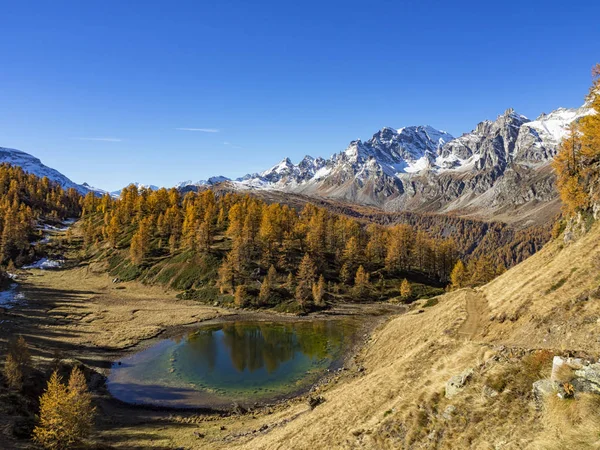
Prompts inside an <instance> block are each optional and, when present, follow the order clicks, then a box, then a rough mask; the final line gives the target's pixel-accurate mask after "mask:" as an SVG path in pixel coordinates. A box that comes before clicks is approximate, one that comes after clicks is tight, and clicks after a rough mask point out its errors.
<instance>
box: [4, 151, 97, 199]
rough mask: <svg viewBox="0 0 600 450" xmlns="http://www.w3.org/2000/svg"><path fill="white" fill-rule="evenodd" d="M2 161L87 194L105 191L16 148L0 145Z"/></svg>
mask: <svg viewBox="0 0 600 450" xmlns="http://www.w3.org/2000/svg"><path fill="white" fill-rule="evenodd" d="M0 163H9V164H11V165H13V166H19V167H22V168H23V170H24V171H26V172H28V173H31V174H33V175H36V176H38V177H48V179H50V180H52V181H55V182H57V183H58V184H60V185H61V186H62V188H63V189H69V188H73V189H76V190H77V191H78V192H79V193H80V194H82V195H85V194H87V193H88V192H96V193H103V192H104V191H102V190H101V189H97V188H94V187H92V186H90V185H88V184H87V183H84V184H77V183H75V182H73V181H71V180H70V179H69V178H67V177H66V176H65V175H63V174H62V173H60V172H59V171H58V170H56V169H52V168H51V167H48V166H46V165H44V164H42V162H41V161H40V160H39V159H38V158H36V157H35V156H32V155H30V154H29V153H25V152H23V151H21V150H16V149H14V148H4V147H0Z"/></svg>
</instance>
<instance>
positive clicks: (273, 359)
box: [223, 321, 343, 373]
mask: <svg viewBox="0 0 600 450" xmlns="http://www.w3.org/2000/svg"><path fill="white" fill-rule="evenodd" d="M223 334H224V342H225V344H226V345H227V347H228V348H229V352H230V355H231V361H232V363H233V366H234V367H235V368H236V369H237V370H238V371H240V372H241V371H243V370H245V369H248V370H249V371H251V372H253V371H254V370H257V369H260V368H262V367H265V368H266V370H267V372H269V373H272V372H274V371H275V370H277V369H278V368H279V366H280V365H281V364H282V363H284V362H286V361H289V360H290V359H292V358H293V357H294V354H295V353H297V352H299V351H300V352H302V353H304V354H305V355H306V356H308V357H309V358H312V359H323V358H326V357H327V356H329V351H328V349H329V348H338V347H339V346H340V345H341V340H342V338H343V336H342V335H341V334H339V333H338V332H337V328H336V326H335V324H333V323H331V322H325V321H315V322H312V323H296V324H271V323H261V324H252V325H248V324H243V323H234V324H227V325H225V326H224V327H223ZM328 343H329V345H328Z"/></svg>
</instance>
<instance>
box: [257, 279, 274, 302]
mask: <svg viewBox="0 0 600 450" xmlns="http://www.w3.org/2000/svg"><path fill="white" fill-rule="evenodd" d="M272 293H273V285H272V284H271V280H270V279H269V276H266V277H264V278H263V281H262V283H261V285H260V291H259V293H258V304H259V305H266V304H267V303H268V302H269V300H270V298H271V295H272Z"/></svg>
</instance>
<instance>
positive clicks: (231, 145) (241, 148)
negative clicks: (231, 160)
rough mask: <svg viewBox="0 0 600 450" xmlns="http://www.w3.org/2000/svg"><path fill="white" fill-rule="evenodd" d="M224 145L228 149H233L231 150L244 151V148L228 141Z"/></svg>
mask: <svg viewBox="0 0 600 450" xmlns="http://www.w3.org/2000/svg"><path fill="white" fill-rule="evenodd" d="M223 145H227V146H228V147H231V148H239V149H240V150H243V149H244V147H241V146H239V145H234V144H232V143H231V142H227V141H225V142H223Z"/></svg>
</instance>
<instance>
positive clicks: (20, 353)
mask: <svg viewBox="0 0 600 450" xmlns="http://www.w3.org/2000/svg"><path fill="white" fill-rule="evenodd" d="M7 353H8V354H7V356H6V361H5V364H4V377H5V378H6V382H7V383H8V386H9V387H10V388H12V389H14V390H21V388H22V387H23V381H24V379H25V378H26V377H27V375H28V374H29V371H30V370H31V354H30V353H29V348H28V347H27V343H26V342H25V339H24V338H23V336H19V337H18V338H17V339H11V340H10V341H9V343H8V352H7Z"/></svg>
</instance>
